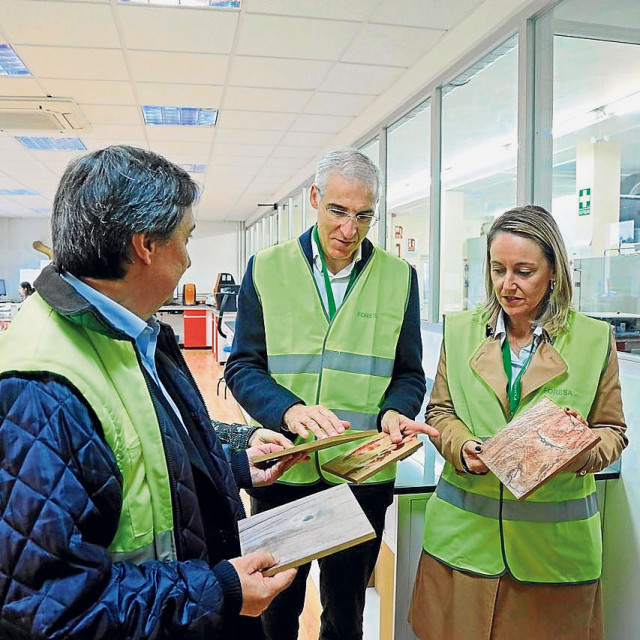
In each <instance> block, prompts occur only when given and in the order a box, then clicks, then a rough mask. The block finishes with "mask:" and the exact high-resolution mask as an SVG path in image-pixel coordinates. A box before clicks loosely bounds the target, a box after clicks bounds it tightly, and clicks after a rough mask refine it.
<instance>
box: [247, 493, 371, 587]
mask: <svg viewBox="0 0 640 640" xmlns="http://www.w3.org/2000/svg"><path fill="white" fill-rule="evenodd" d="M238 528H239V530H240V548H241V549H242V555H246V554H248V553H252V552H253V551H270V552H271V553H272V554H273V555H274V556H275V557H276V558H277V559H278V562H277V564H275V565H274V566H273V567H270V568H269V569H266V570H265V571H263V572H262V573H263V574H264V575H266V576H272V575H274V574H276V573H279V572H280V571H284V570H285V569H288V568H290V567H297V566H299V565H301V564H305V563H307V562H311V560H315V559H316V558H322V557H324V556H328V555H330V554H332V553H337V552H338V551H342V550H343V549H348V548H349V547H353V546H355V545H357V544H360V543H362V542H366V541H367V540H371V539H373V538H375V531H374V530H373V527H372V526H371V523H370V522H369V520H368V519H367V516H366V515H365V513H364V511H363V510H362V508H361V507H360V505H359V504H358V501H357V500H356V499H355V496H354V495H353V493H352V491H351V489H350V488H349V485H346V484H341V485H338V486H336V487H331V489H325V490H324V491H319V492H318V493H314V494H312V495H310V496H306V497H304V498H300V499H299V500H295V501H293V502H290V503H288V504H284V505H281V506H279V507H276V508H275V509H269V511H263V512H262V513H258V514H256V515H255V516H251V517H250V518H245V519H244V520H240V522H239V523H238Z"/></svg>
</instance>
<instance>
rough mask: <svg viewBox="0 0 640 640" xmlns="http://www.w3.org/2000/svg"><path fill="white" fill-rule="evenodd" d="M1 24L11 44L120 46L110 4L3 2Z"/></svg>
mask: <svg viewBox="0 0 640 640" xmlns="http://www.w3.org/2000/svg"><path fill="white" fill-rule="evenodd" d="M0 24H1V25H2V30H3V32H5V33H6V35H7V36H8V37H9V41H10V42H11V44H38V45H63V46H67V47H98V48H100V47H105V48H113V49H116V48H119V47H120V40H119V38H118V32H117V30H116V26H115V23H114V21H113V16H112V13H111V7H110V6H109V5H105V6H99V5H95V4H94V5H89V4H87V5H84V4H73V5H72V4H68V3H66V2H42V1H39V2H33V1H32V0H20V2H0ZM27 66H28V65H27ZM32 71H33V70H32Z"/></svg>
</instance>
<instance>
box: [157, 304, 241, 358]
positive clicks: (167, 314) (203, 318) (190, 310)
mask: <svg viewBox="0 0 640 640" xmlns="http://www.w3.org/2000/svg"><path fill="white" fill-rule="evenodd" d="M235 316H236V314H235V312H225V313H224V316H223V323H224V325H227V322H231V321H232V320H233V319H234V318H235ZM156 317H157V318H158V320H160V321H161V322H164V323H166V324H168V325H170V326H171V328H172V329H173V331H174V333H175V334H176V336H177V337H178V344H180V346H182V347H184V348H185V349H202V348H210V349H211V351H212V353H213V357H214V358H215V360H216V361H217V362H219V363H220V364H222V363H224V362H225V361H226V359H227V356H228V351H225V346H228V345H227V341H228V338H227V339H225V338H223V337H222V336H221V335H220V334H219V332H218V327H219V325H220V311H219V310H218V309H217V308H216V307H214V306H213V305H210V304H194V305H184V304H180V303H173V304H165V305H163V306H162V307H160V309H158V311H157V313H156ZM222 331H223V333H227V331H225V328H224V326H223V328H222ZM230 344H231V343H230V342H229V345H230Z"/></svg>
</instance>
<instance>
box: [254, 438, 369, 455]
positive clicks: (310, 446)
mask: <svg viewBox="0 0 640 640" xmlns="http://www.w3.org/2000/svg"><path fill="white" fill-rule="evenodd" d="M369 437H371V432H370V431H345V432H344V433H341V434H340V435H337V436H329V437H328V438H322V439H321V440H311V442H303V443H302V444H296V445H294V446H293V447H290V448H289V449H282V450H281V451H274V452H273V453H266V454H265V455H263V456H258V457H257V458H253V459H252V460H251V462H253V463H256V462H266V461H267V460H275V459H276V458H282V456H289V455H291V454H292V453H299V452H301V451H304V452H306V453H311V452H312V451H319V450H320V449H328V448H329V447H335V446H336V445H338V444H345V443H346V442H351V441H352V440H360V439H362V438H369Z"/></svg>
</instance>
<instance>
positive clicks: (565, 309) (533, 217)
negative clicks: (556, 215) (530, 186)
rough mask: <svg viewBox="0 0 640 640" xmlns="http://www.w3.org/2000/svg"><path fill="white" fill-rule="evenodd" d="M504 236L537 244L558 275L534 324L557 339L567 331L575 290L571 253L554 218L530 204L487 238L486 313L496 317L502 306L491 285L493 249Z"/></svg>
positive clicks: (508, 216)
mask: <svg viewBox="0 0 640 640" xmlns="http://www.w3.org/2000/svg"><path fill="white" fill-rule="evenodd" d="M500 233H513V234H516V235H519V236H522V237H524V238H529V239H530V240H533V241H534V242H535V243H536V244H537V245H538V246H539V247H540V249H541V250H542V253H543V254H544V256H545V258H546V259H547V261H548V262H549V264H550V265H551V266H552V267H553V268H554V270H555V272H556V279H555V285H554V286H553V287H552V286H551V283H549V288H548V290H547V294H546V295H545V297H544V298H543V299H542V301H541V302H540V306H539V307H538V314H537V316H536V317H535V318H534V319H533V321H532V324H534V325H544V326H545V328H546V329H547V331H548V332H549V335H551V336H555V335H558V334H559V333H562V332H564V331H566V330H567V327H568V318H569V311H570V309H571V297H572V295H573V288H572V285H571V274H570V272H569V260H568V258H567V249H566V247H565V244H564V240H563V239H562V234H561V233H560V229H559V228H558V225H557V223H556V221H555V220H554V219H553V216H552V215H551V214H550V213H549V212H548V211H547V210H546V209H543V208H542V207H539V206H538V205H535V204H528V205H525V206H523V207H515V208H514V209H510V210H509V211H506V212H505V213H503V214H502V215H501V216H500V217H498V218H496V219H495V221H494V222H493V224H492V225H491V229H490V230H489V234H488V236H487V256H486V262H485V286H486V290H487V301H486V302H485V304H484V311H485V313H486V314H487V316H488V317H492V316H493V315H494V314H496V313H497V312H498V311H499V310H500V302H499V300H498V297H497V296H496V293H495V290H494V287H493V283H492V281H491V245H492V243H493V241H494V240H495V238H496V236H497V235H498V234H500Z"/></svg>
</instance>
